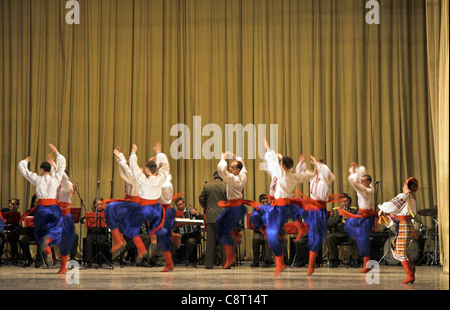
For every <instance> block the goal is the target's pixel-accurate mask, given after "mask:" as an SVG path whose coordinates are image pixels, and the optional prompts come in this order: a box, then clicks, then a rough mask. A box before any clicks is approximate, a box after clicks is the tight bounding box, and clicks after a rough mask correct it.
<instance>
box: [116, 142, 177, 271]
mask: <svg viewBox="0 0 450 310" xmlns="http://www.w3.org/2000/svg"><path fill="white" fill-rule="evenodd" d="M136 152H137V146H136V144H133V146H132V150H131V155H130V169H131V172H132V173H133V176H134V179H135V180H136V182H137V184H138V185H139V198H138V201H137V203H136V208H130V209H129V212H127V214H126V215H125V218H124V223H123V224H124V226H125V227H124V234H125V235H126V236H128V237H129V238H131V239H133V242H134V244H135V245H136V248H137V249H138V255H137V257H136V262H137V263H140V262H141V261H142V260H143V258H144V257H147V256H148V251H147V249H146V248H145V245H144V243H143V242H142V239H141V237H140V236H139V232H140V229H141V226H142V224H144V222H145V221H149V223H150V227H149V229H150V235H152V234H154V233H155V232H156V233H163V232H165V229H164V227H163V225H164V220H165V214H166V213H165V210H164V209H163V208H162V207H161V205H160V204H159V202H158V199H159V198H160V197H161V194H162V187H163V184H164V183H165V181H166V178H167V176H168V175H169V171H168V169H169V167H167V165H165V164H160V166H159V167H158V166H157V165H156V162H155V161H153V160H149V161H147V163H146V165H145V173H146V175H147V176H146V175H145V174H144V173H143V171H142V170H141V169H140V168H139V166H138V163H137V156H136Z"/></svg>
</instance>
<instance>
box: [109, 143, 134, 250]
mask: <svg viewBox="0 0 450 310" xmlns="http://www.w3.org/2000/svg"><path fill="white" fill-rule="evenodd" d="M114 158H115V159H116V161H117V163H118V165H119V174H120V177H121V178H122V179H123V180H124V181H125V197H124V199H111V200H106V201H105V202H104V203H105V204H106V209H105V221H106V224H107V225H108V227H109V228H110V229H111V235H112V237H113V241H114V245H113V246H112V248H111V253H114V252H116V251H122V250H123V249H125V247H126V241H125V239H124V238H123V233H124V226H123V225H124V221H125V216H126V214H127V213H128V212H129V210H130V208H136V207H137V204H136V202H137V201H138V198H139V185H138V184H137V182H136V180H135V179H134V176H133V173H132V172H131V169H130V167H129V166H128V164H127V161H126V159H125V156H124V155H123V153H121V152H120V148H119V147H116V148H115V149H114Z"/></svg>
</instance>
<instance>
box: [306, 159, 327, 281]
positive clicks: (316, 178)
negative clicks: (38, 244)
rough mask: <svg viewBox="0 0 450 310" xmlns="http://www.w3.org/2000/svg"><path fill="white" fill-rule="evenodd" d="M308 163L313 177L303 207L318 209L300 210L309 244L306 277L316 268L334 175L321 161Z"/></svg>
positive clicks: (311, 160) (325, 229) (325, 228)
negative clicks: (306, 226) (308, 195)
mask: <svg viewBox="0 0 450 310" xmlns="http://www.w3.org/2000/svg"><path fill="white" fill-rule="evenodd" d="M310 162H311V164H313V165H314V175H313V176H312V177H311V178H310V180H309V182H310V194H311V198H309V197H306V196H304V195H303V196H304V199H302V202H303V204H304V205H311V206H312V205H316V206H317V207H318V209H314V208H311V209H309V210H308V209H306V208H301V209H300V213H301V217H302V218H303V219H304V220H305V222H306V223H307V224H308V227H309V232H308V244H309V264H308V272H307V274H308V275H311V274H313V273H314V269H315V267H316V257H317V252H319V250H320V249H321V247H322V243H323V240H324V238H325V235H326V233H327V209H326V203H327V202H332V201H329V197H328V194H329V192H330V186H331V183H332V182H333V181H334V174H333V173H332V172H331V171H330V169H329V168H328V166H327V165H326V164H325V162H324V161H323V160H317V159H316V158H315V157H314V156H312V155H311V156H310Z"/></svg>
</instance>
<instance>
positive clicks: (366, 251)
mask: <svg viewBox="0 0 450 310" xmlns="http://www.w3.org/2000/svg"><path fill="white" fill-rule="evenodd" d="M348 172H349V173H350V175H349V177H348V181H349V182H350V184H351V185H352V187H353V188H354V189H355V191H356V194H357V196H358V207H359V213H357V214H352V213H350V212H346V211H344V210H343V209H341V208H339V209H338V211H339V213H340V214H341V215H342V216H345V217H347V218H348V220H347V221H346V222H345V231H346V232H347V233H348V234H349V236H350V237H352V238H355V240H356V243H357V245H358V249H359V253H360V254H361V256H362V257H363V260H364V266H363V268H362V269H361V270H360V271H359V272H362V273H365V272H368V271H370V270H371V268H369V267H368V266H367V264H368V262H369V261H370V251H371V249H370V232H371V231H372V229H373V226H374V224H375V217H376V215H377V212H376V211H374V210H373V197H374V190H373V187H372V185H371V183H372V177H371V176H370V175H368V174H367V172H366V168H365V167H364V166H359V165H358V164H357V163H352V165H351V167H350V168H349V169H348Z"/></svg>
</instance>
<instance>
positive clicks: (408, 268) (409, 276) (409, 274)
mask: <svg viewBox="0 0 450 310" xmlns="http://www.w3.org/2000/svg"><path fill="white" fill-rule="evenodd" d="M402 265H403V268H404V269H405V272H406V279H405V280H403V281H402V283H403V284H409V283H411V284H413V283H414V281H415V280H416V278H415V275H414V271H413V268H412V265H411V263H410V262H409V261H408V260H405V261H402Z"/></svg>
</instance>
